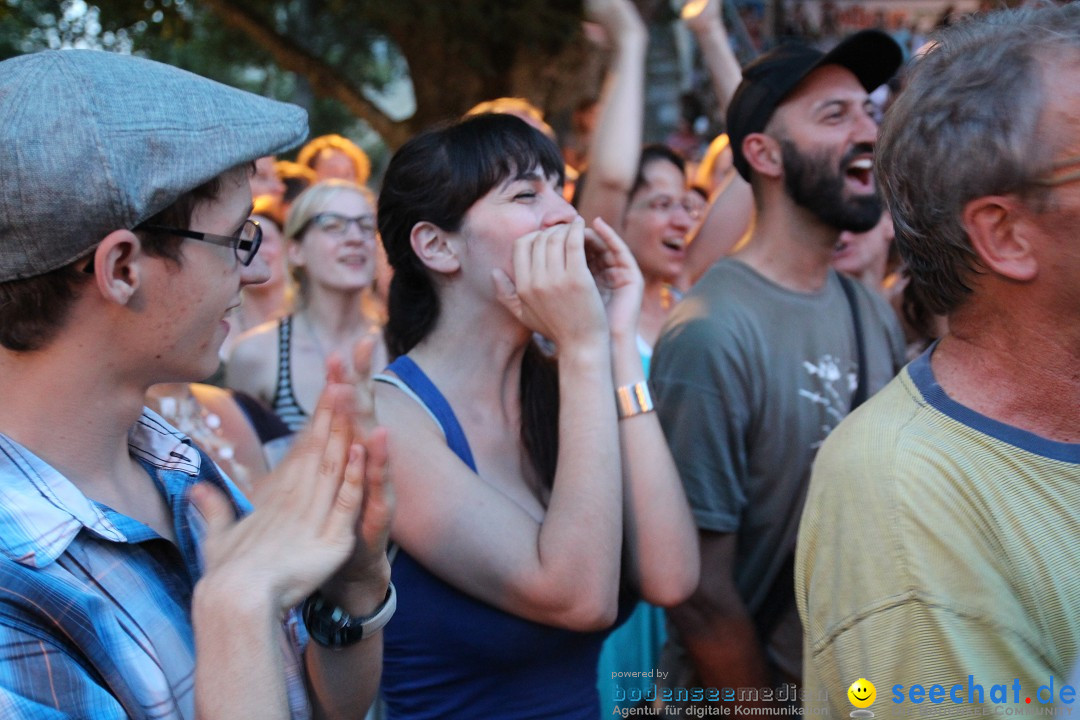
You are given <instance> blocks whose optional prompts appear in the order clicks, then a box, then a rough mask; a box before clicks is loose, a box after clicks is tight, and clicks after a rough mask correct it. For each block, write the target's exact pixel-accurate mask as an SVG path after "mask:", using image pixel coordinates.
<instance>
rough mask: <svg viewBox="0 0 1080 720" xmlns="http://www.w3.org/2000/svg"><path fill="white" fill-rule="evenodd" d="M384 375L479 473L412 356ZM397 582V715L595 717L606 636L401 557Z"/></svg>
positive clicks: (391, 702)
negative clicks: (462, 586) (552, 621)
mask: <svg viewBox="0 0 1080 720" xmlns="http://www.w3.org/2000/svg"><path fill="white" fill-rule="evenodd" d="M387 369H388V370H392V371H393V372H394V373H395V374H396V375H397V377H398V378H399V379H400V380H401V381H402V382H403V383H404V384H405V385H406V386H407V387H408V388H409V389H410V390H411V391H412V392H413V393H414V394H415V396H416V397H417V399H419V400H420V401H421V402H422V403H423V404H424V405H425V406H426V407H427V409H428V410H429V411H430V412H431V413H432V415H433V416H434V417H435V419H436V421H437V422H438V423H439V424H440V425H441V426H442V429H443V432H444V434H445V435H446V442H447V445H448V446H449V448H450V449H451V450H452V451H453V452H454V453H455V454H456V455H457V456H458V457H459V458H461V460H462V462H464V463H465V464H466V465H468V466H469V467H470V468H471V469H472V470H473V472H476V463H475V462H474V461H473V457H472V451H471V450H470V448H469V443H468V440H466V438H465V433H464V431H463V430H462V428H461V425H460V424H459V423H458V421H457V417H456V416H455V415H454V411H453V410H452V409H451V408H450V404H449V403H448V402H447V401H446V398H445V397H443V395H442V393H441V392H439V389H438V388H436V387H435V385H434V384H433V383H432V382H431V380H429V379H428V377H427V375H425V374H424V372H423V371H422V370H421V369H420V368H419V367H418V366H417V365H416V363H414V362H413V361H412V360H410V359H409V358H408V357H406V356H402V357H399V358H398V359H397V360H395V361H394V362H393V363H391V364H390V366H389V367H388V368H387ZM376 379H378V378H376ZM384 381H386V379H385V378H384ZM393 578H394V586H395V587H396V588H397V590H398V607H397V612H396V613H395V614H394V617H393V619H392V620H391V621H390V623H389V624H388V625H387V626H386V629H385V630H384V639H383V642H384V652H383V675H382V694H383V697H384V699H385V700H386V704H387V710H388V716H389V717H390V718H409V719H410V720H413V719H416V718H433V719H434V718H468V719H469V720H474V719H475V718H514V719H515V720H519V719H524V718H536V719H537V720H539V719H541V718H543V719H544V720H549V719H550V718H581V719H582V720H586V719H587V720H596V718H597V717H598V714H599V712H600V706H599V700H598V697H597V692H596V663H597V658H598V656H599V652H600V644H601V643H602V642H603V639H604V637H605V636H606V635H607V632H608V631H602V632H594V633H579V632H573V631H570V630H563V629H560V628H555V627H551V626H548V625H541V624H540V623H536V622H532V621H530V620H524V619H522V618H520V617H517V616H516V615H511V614H510V613H506V612H503V611H502V610H499V609H497V608H495V607H492V606H491V605H488V604H487V603H485V602H483V601H481V600H478V599H476V598H473V597H471V596H470V595H467V594H466V593H463V592H461V591H460V590H458V589H456V588H454V587H453V586H451V585H449V584H448V583H445V582H443V581H442V580H440V579H439V578H437V577H435V576H434V575H433V574H431V573H430V572H428V571H427V570H426V569H425V568H424V567H423V566H422V565H420V563H418V562H417V561H416V560H414V559H413V558H412V557H410V556H409V554H408V553H406V552H404V551H401V550H399V551H398V553H397V555H396V557H395V558H394V564H393Z"/></svg>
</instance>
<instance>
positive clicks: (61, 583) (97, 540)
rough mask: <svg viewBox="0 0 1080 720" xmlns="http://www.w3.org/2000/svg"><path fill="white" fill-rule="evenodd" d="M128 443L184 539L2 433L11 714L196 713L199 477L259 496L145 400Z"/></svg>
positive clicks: (3, 648) (288, 651)
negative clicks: (91, 490) (195, 494)
mask: <svg viewBox="0 0 1080 720" xmlns="http://www.w3.org/2000/svg"><path fill="white" fill-rule="evenodd" d="M128 447H129V449H130V452H131V455H132V457H133V458H135V459H137V460H138V462H139V463H140V464H142V466H143V467H144V468H145V469H146V471H147V472H148V473H149V474H150V476H151V477H152V478H153V480H154V482H155V484H156V486H157V488H158V490H159V491H160V492H161V493H162V495H163V496H164V497H165V499H166V501H167V502H168V505H169V507H170V508H171V509H172V513H173V522H174V527H175V532H176V538H177V544H176V545H173V544H172V543H170V542H168V541H166V540H164V539H162V538H161V537H160V536H159V535H157V534H156V533H155V532H154V531H153V530H151V529H150V528H148V527H146V526H145V525H143V524H142V523H139V522H137V521H135V520H133V519H131V518H129V517H127V516H125V515H122V514H120V513H118V512H116V511H114V510H112V509H110V508H108V507H105V506H104V505H101V504H98V503H96V502H94V501H93V500H90V499H88V498H87V497H86V496H85V495H83V494H82V493H81V492H80V491H79V490H78V488H76V487H75V485H73V484H72V483H71V482H70V481H69V480H68V479H67V478H65V477H63V476H62V475H61V474H60V473H59V472H57V471H56V470H55V469H53V468H52V467H50V466H49V465H48V464H46V463H45V462H44V461H42V460H41V459H40V458H38V457H36V456H35V455H34V454H33V453H31V452H30V451H29V450H27V449H26V448H24V447H22V446H21V445H19V444H18V443H16V442H14V441H12V440H11V439H10V438H8V437H7V436H5V435H3V434H0V718H30V719H36V718H60V717H79V718H95V719H96V718H127V717H131V718H170V719H173V718H175V719H180V718H194V717H195V702H194V700H195V698H194V694H195V693H194V690H195V641H194V635H193V632H192V625H191V595H192V591H193V589H194V586H195V582H196V581H197V580H198V579H199V577H200V575H201V568H202V562H201V557H200V552H199V550H200V542H201V540H202V536H203V529H204V523H203V521H202V518H201V516H200V515H199V513H198V511H197V510H196V509H195V507H194V506H193V505H192V504H191V503H190V501H189V490H190V488H191V486H192V485H194V484H195V483H197V482H200V481H208V482H212V483H214V484H216V485H218V486H219V487H221V488H223V489H225V490H226V492H227V493H228V494H229V495H230V496H231V497H232V499H233V501H234V502H235V503H236V506H237V507H238V508H239V509H240V510H241V511H242V512H249V511H250V509H251V507H250V505H249V504H248V502H247V501H246V500H245V499H244V498H243V497H242V496H241V495H240V493H239V491H238V490H237V489H236V487H235V486H234V485H233V484H232V483H231V482H230V481H229V480H228V479H226V478H224V476H223V475H222V473H221V472H220V471H219V470H218V469H217V467H216V466H215V465H214V463H213V462H212V461H210V460H209V459H208V458H207V457H206V455H204V454H203V453H202V452H200V451H199V450H198V449H196V448H195V447H193V446H192V445H191V442H190V440H188V439H187V438H186V437H185V436H184V435H182V434H181V433H179V432H178V431H177V430H175V429H174V428H172V427H171V426H169V425H168V424H167V423H165V422H164V421H163V420H162V419H161V418H160V417H159V416H157V415H156V414H154V413H152V412H150V411H149V410H146V411H144V413H143V415H142V417H141V418H140V419H139V421H138V422H137V423H136V424H135V426H134V427H133V428H132V430H131V433H130V435H129V438H128ZM305 641H306V637H304V633H303V630H302V629H301V628H300V626H299V624H298V623H297V617H296V613H295V612H293V613H290V614H289V616H288V618H287V619H286V622H285V623H284V626H283V632H282V648H283V653H284V654H285V658H286V661H285V666H286V672H287V675H288V677H287V686H288V693H289V701H290V705H291V707H292V711H293V717H294V718H306V717H308V716H309V715H310V708H309V706H308V702H307V696H306V693H305V689H304V678H303V669H302V668H303V666H302V660H301V652H302V647H303V644H304V642H305Z"/></svg>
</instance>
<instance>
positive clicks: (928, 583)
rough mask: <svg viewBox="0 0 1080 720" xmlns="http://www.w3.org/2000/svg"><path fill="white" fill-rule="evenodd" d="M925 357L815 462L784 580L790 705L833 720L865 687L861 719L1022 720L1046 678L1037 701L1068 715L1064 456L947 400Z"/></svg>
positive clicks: (1070, 565) (1076, 507)
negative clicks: (797, 639) (795, 667)
mask: <svg viewBox="0 0 1080 720" xmlns="http://www.w3.org/2000/svg"><path fill="white" fill-rule="evenodd" d="M931 352H932V349H931V351H928V352H927V353H926V354H924V355H923V356H922V357H920V358H918V359H917V360H915V361H914V362H913V363H912V364H911V365H909V366H908V367H907V368H905V370H904V371H903V372H902V373H901V374H900V375H899V376H897V378H896V379H895V380H893V382H891V383H890V384H889V385H887V386H886V387H885V388H884V389H883V390H882V391H881V392H880V393H879V394H878V395H876V396H875V397H874V398H872V399H871V400H870V401H869V402H868V403H866V404H865V405H864V406H863V407H861V408H860V409H859V410H857V411H856V412H854V413H852V415H851V416H849V418H847V419H846V420H845V421H844V422H843V423H841V424H840V426H839V427H838V428H837V429H836V430H835V431H834V432H833V433H832V435H830V436H829V438H828V440H826V442H825V444H824V446H823V447H822V449H821V451H820V453H819V454H818V457H817V461H816V463H815V467H814V471H813V476H812V479H811V483H810V490H809V496H808V499H807V503H806V509H805V512H804V514H803V517H802V523H801V526H800V530H799V540H798V552H797V556H796V570H795V591H796V597H797V601H798V606H799V615H800V617H801V619H802V623H803V628H804V685H805V688H804V689H805V691H806V698H807V699H806V701H805V703H804V705H805V707H806V709H807V711H808V712H809V711H811V710H812V709H814V708H821V707H822V706H823V705H828V706H829V707H830V709H831V711H832V714H833V715H834V716H835V715H839V716H840V717H846V716H847V715H848V713H849V712H850V711H852V710H853V709H854V708H853V706H852V704H851V703H850V702H849V701H848V697H847V694H846V693H847V689H848V687H849V686H850V685H851V684H852V683H853V682H854V681H855V680H857V679H860V678H865V679H867V680H869V681H870V682H872V683H873V684H874V685H875V686H876V689H877V698H876V700H875V702H874V704H873V706H872V707H871V708H869V709H870V710H872V711H873V712H874V715H875V717H879V718H881V717H901V716H908V717H910V716H912V714H921V713H933V714H944V713H953V716H955V714H956V713H961V712H966V711H968V710H971V709H974V708H972V707H971V705H972V704H985V705H990V706H993V705H997V707H998V709H1000V710H1001V711H1004V710H1005V707H1006V706H1022V707H1024V708H1026V709H1027V710H1028V711H1036V710H1038V709H1045V708H1046V707H1047V706H1045V705H1043V704H1042V703H1041V701H1042V700H1048V699H1050V698H1048V694H1049V686H1050V683H1051V678H1053V689H1052V700H1053V701H1054V702H1055V703H1057V704H1058V705H1059V706H1070V707H1074V708H1075V709H1077V710H1080V697H1078V696H1080V689H1077V690H1078V691H1077V692H1069V691H1068V690H1065V685H1066V683H1067V682H1068V678H1069V676H1070V674H1071V670H1072V668H1073V665H1074V663H1075V662H1076V660H1077V653H1078V643H1080V445H1077V444H1067V443H1058V442H1052V441H1049V440H1046V439H1044V438H1041V437H1038V436H1036V435H1033V434H1031V433H1028V432H1026V431H1023V430H1020V429H1018V428H1014V427H1011V426H1008V425H1005V424H1003V423H1000V422H997V421H995V420H993V419H991V418H988V417H986V416H983V415H980V414H978V413H976V412H974V411H973V410H971V409H970V408H967V407H965V406H963V405H960V404H959V403H957V402H955V401H953V400H952V399H951V398H949V397H948V396H947V395H946V394H945V393H944V391H943V390H942V389H941V387H940V385H938V384H937V382H936V380H935V378H934V375H933V371H932V370H931V366H930V353H931ZM1017 683H1018V684H1017ZM913 686H918V687H914V688H913ZM935 686H940V687H939V688H935ZM1042 686H1046V688H1045V689H1043V690H1042V691H1041V692H1040V687H1042ZM1063 690H1065V694H1064V695H1062V691H1063ZM825 696H827V700H824V699H823V698H824V697H825ZM1028 698H1030V703H1029V702H1027V699H1028ZM916 701H920V702H916ZM960 704H962V705H963V706H964V707H960V706H959V705H960Z"/></svg>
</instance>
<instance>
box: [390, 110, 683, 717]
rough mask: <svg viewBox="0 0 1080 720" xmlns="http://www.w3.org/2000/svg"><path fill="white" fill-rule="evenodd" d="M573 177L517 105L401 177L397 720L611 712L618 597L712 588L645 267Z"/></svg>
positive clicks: (393, 385)
mask: <svg viewBox="0 0 1080 720" xmlns="http://www.w3.org/2000/svg"><path fill="white" fill-rule="evenodd" d="M562 172H563V163H562V159H561V158H560V156H559V152H558V150H557V148H556V147H555V145H554V144H553V143H552V142H551V141H550V140H549V139H548V138H546V137H545V136H544V135H543V134H541V133H540V132H538V131H537V130H535V129H533V128H532V127H530V126H529V125H527V124H526V123H524V122H523V121H521V120H519V119H518V118H516V117H513V116H509V115H480V116H476V117H471V118H468V119H466V120H463V121H461V122H459V123H456V124H454V125H451V126H448V127H445V128H442V129H438V130H434V131H430V132H427V133H424V134H422V135H419V136H417V137H416V138H414V139H412V140H410V141H409V142H408V143H406V144H405V145H404V146H403V147H402V148H401V149H400V150H399V151H398V152H397V154H396V155H395V156H394V157H393V159H392V160H391V161H390V166H389V168H388V170H387V172H386V177H385V180H384V182H383V188H382V192H381V194H380V198H379V212H378V218H379V230H380V232H381V234H382V238H383V242H384V243H385V246H386V251H387V255H388V257H389V260H390V264H391V266H392V267H393V269H394V278H393V281H392V282H391V285H390V298H389V320H388V322H387V325H386V327H385V337H386V341H387V345H388V347H389V350H390V354H391V355H392V356H395V357H396V360H395V361H394V362H393V363H392V364H391V365H390V366H389V368H388V370H387V372H386V373H384V374H382V375H380V376H379V377H377V378H376V379H377V380H379V381H381V382H379V383H377V386H376V391H375V409H376V414H377V416H378V421H379V424H380V425H383V426H385V427H386V428H387V429H388V430H389V431H390V433H389V437H390V463H391V467H392V469H393V470H392V472H393V476H394V480H395V487H396V490H397V495H398V511H397V515H396V517H395V519H394V526H393V532H392V539H393V541H394V543H395V544H396V545H397V546H398V551H397V553H396V556H395V558H394V561H393V562H394V564H393V574H394V584H395V585H396V586H397V588H398V590H399V598H400V599H399V605H398V611H397V615H396V616H395V617H394V619H393V620H392V621H391V623H390V625H388V626H387V628H386V631H385V632H386V637H385V643H386V650H385V660H384V672H383V694H384V697H385V699H386V701H387V705H388V709H389V713H390V716H391V717H405V718H421V717H424V718H428V717H430V718H478V717H486V718H492V717H494V718H527V717H528V718H553V717H558V718H589V719H590V720H594V719H595V718H596V716H597V714H598V712H599V705H598V698H597V693H596V687H595V683H596V661H597V654H598V652H599V647H600V643H601V641H602V640H603V637H604V635H605V634H606V631H607V629H609V628H610V627H611V625H612V624H613V623H614V622H615V620H616V616H617V614H618V608H619V605H620V603H619V596H620V589H622V590H623V593H624V595H636V596H641V597H644V598H645V599H647V600H649V601H650V602H653V603H656V604H659V605H666V606H670V605H674V604H677V603H679V602H681V601H682V600H684V599H685V598H686V597H688V596H689V594H690V593H691V592H692V591H693V589H694V587H695V586H696V584H697V578H698V566H697V563H698V559H697V558H698V555H697V538H696V530H695V527H694V523H693V520H692V518H691V515H690V511H689V508H688V506H687V503H686V499H685V496H684V495H683V491H682V487H681V485H680V483H679V479H678V475H677V472H676V470H675V466H674V463H673V462H672V459H671V455H670V453H669V452H668V449H667V446H666V444H665V442H664V437H663V434H662V432H661V430H660V425H659V423H658V422H657V420H656V415H655V413H652V412H650V410H651V408H652V403H651V400H650V399H649V396H648V388H647V386H646V385H645V378H644V373H643V371H642V366H641V361H640V358H639V357H638V354H637V347H636V344H635V343H636V340H635V338H636V334H637V319H638V312H639V310H640V308H641V294H642V285H643V282H642V278H641V273H640V272H639V271H638V269H637V266H636V265H635V264H634V260H633V256H632V255H631V254H630V252H629V250H627V248H626V246H625V245H624V244H623V242H622V240H621V239H620V238H619V237H618V236H617V235H615V233H614V232H613V231H612V230H611V228H610V227H608V226H607V225H606V224H604V223H603V222H602V221H601V222H597V223H596V227H595V229H594V230H586V229H585V223H584V221H583V220H582V219H581V218H580V217H578V216H577V214H576V213H575V211H574V209H573V208H572V207H571V206H570V205H569V204H568V203H567V202H566V201H565V200H563V198H562V195H561V193H560V188H561V185H562ZM541 338H542V339H543V340H542V344H543V345H544V346H545V347H547V349H546V350H544V349H541V344H539V343H538V339H541ZM624 605H626V603H624Z"/></svg>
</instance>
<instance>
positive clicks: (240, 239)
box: [82, 218, 262, 275]
mask: <svg viewBox="0 0 1080 720" xmlns="http://www.w3.org/2000/svg"><path fill="white" fill-rule="evenodd" d="M135 230H142V231H145V232H149V233H161V234H165V235H175V236H177V237H182V238H187V239H189V240H199V241H201V242H207V243H210V244H211V245H221V246H222V247H230V248H232V249H233V253H235V255H236V259H237V260H238V261H239V262H240V264H241V265H243V266H245V267H247V266H248V265H250V264H251V261H252V260H254V259H255V254H256V253H257V252H259V246H260V245H262V228H261V227H260V226H259V221H258V220H252V219H251V218H248V219H247V220H245V221H244V225H243V227H241V228H240V231H239V232H238V233H237V234H236V235H215V234H214V233H204V232H199V231H197V230H185V229H183V228H174V227H166V226H165V225H137V226H136V227H135ZM82 271H83V272H84V273H86V274H88V275H90V274H93V272H94V256H93V255H92V254H91V255H90V262H88V263H86V265H84V266H83V270H82Z"/></svg>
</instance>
